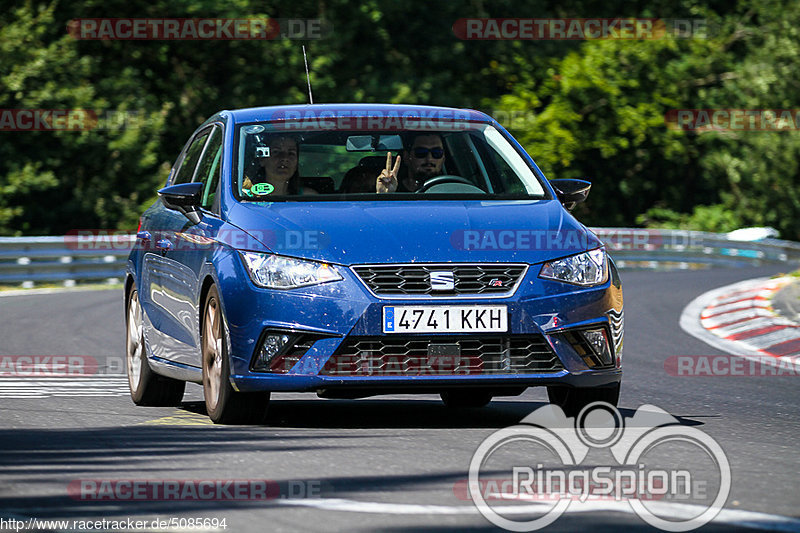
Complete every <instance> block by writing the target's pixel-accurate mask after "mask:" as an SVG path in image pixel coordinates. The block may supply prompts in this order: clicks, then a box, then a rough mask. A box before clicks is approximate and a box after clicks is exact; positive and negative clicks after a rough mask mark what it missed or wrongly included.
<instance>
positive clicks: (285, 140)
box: [242, 136, 318, 196]
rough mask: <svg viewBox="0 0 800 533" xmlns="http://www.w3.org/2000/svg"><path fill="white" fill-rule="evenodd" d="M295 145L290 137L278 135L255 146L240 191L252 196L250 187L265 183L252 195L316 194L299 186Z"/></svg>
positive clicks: (297, 149) (295, 142)
mask: <svg viewBox="0 0 800 533" xmlns="http://www.w3.org/2000/svg"><path fill="white" fill-rule="evenodd" d="M298 154H299V146H298V144H297V141H296V140H295V139H293V138H292V137H287V136H278V137H272V138H271V139H269V140H268V141H267V142H266V144H264V145H261V146H258V147H257V150H256V155H255V157H256V159H255V161H254V164H252V165H250V166H249V167H248V168H247V169H246V170H245V173H244V174H245V179H244V182H243V183H242V192H244V193H245V194H247V195H248V196H251V195H253V193H256V191H252V189H253V186H254V185H257V184H259V183H264V184H267V187H261V188H260V191H259V192H257V193H256V195H257V196H261V195H272V196H278V195H287V194H288V195H300V194H318V193H317V191H315V190H314V189H311V188H310V187H303V184H302V183H300V176H299V174H298V171H297V163H298Z"/></svg>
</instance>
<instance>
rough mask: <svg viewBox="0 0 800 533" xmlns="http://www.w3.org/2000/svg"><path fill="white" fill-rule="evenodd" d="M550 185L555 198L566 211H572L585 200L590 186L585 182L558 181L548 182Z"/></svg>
mask: <svg viewBox="0 0 800 533" xmlns="http://www.w3.org/2000/svg"><path fill="white" fill-rule="evenodd" d="M550 185H552V186H553V188H554V189H555V190H556V197H557V198H558V201H559V202H561V205H563V206H564V207H565V208H566V209H567V210H568V211H572V209H573V208H574V207H575V205H576V204H579V203H581V202H583V201H584V200H586V197H587V196H589V189H591V188H592V184H591V183H590V182H588V181H585V180H573V179H559V180H550Z"/></svg>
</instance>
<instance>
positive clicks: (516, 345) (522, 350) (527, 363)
mask: <svg viewBox="0 0 800 533" xmlns="http://www.w3.org/2000/svg"><path fill="white" fill-rule="evenodd" d="M562 369H563V366H562V365H561V361H560V360H559V359H558V357H557V356H556V355H555V353H553V351H552V349H551V348H550V346H549V345H548V344H547V342H546V341H545V339H544V337H542V336H541V335H524V336H523V335H520V336H499V337H488V336H487V337H438V336H437V337H433V338H431V337H427V338H425V337H423V338H420V337H351V338H348V339H347V340H345V341H344V343H343V344H342V346H340V347H339V349H338V350H336V353H334V355H333V356H331V358H330V359H329V360H328V362H327V363H326V364H325V367H324V368H323V369H322V374H325V375H332V376H366V375H370V376H393V375H395V376H409V375H480V374H528V373H540V372H557V371H559V370H562Z"/></svg>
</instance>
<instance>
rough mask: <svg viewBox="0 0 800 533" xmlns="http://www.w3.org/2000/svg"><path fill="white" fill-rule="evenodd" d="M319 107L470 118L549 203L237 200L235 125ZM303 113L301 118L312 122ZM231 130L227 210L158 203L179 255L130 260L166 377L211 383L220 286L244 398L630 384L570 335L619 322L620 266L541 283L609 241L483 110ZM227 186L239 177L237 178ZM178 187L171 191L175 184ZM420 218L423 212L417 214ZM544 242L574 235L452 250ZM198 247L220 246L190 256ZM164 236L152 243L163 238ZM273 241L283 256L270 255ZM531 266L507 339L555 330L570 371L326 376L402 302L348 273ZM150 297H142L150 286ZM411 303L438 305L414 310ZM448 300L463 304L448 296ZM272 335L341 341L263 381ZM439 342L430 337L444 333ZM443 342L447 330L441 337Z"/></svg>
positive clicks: (146, 226)
mask: <svg viewBox="0 0 800 533" xmlns="http://www.w3.org/2000/svg"><path fill="white" fill-rule="evenodd" d="M312 109H313V110H314V111H315V112H316V113H317V114H319V113H320V112H321V110H324V111H329V112H331V113H341V112H347V111H351V110H354V109H356V110H357V111H358V112H362V111H363V112H365V113H369V112H383V113H386V112H387V109H389V110H391V111H392V112H397V113H399V114H402V113H413V112H421V113H426V112H436V111H439V112H444V111H458V112H461V113H464V116H465V117H466V118H467V120H471V121H475V122H484V123H488V124H492V125H493V126H494V127H495V128H496V129H497V130H498V131H500V132H501V133H502V134H503V135H504V136H505V137H506V138H507V140H508V141H509V142H510V143H511V144H512V145H513V146H514V147H515V148H516V149H517V150H518V152H519V153H520V155H521V156H522V157H523V158H524V159H525V161H526V162H527V163H528V164H529V165H530V166H531V168H532V169H533V170H534V172H535V174H536V175H537V176H538V177H539V178H540V181H541V182H542V184H543V187H544V189H545V191H546V196H547V198H545V199H543V200H519V201H512V202H508V201H503V202H499V201H492V200H487V201H475V200H469V201H461V200H432V199H431V200H429V199H424V200H421V201H417V202H414V203H411V202H408V201H395V200H392V201H386V200H378V201H316V202H315V201H302V202H273V203H266V202H239V201H238V200H237V199H236V198H235V197H234V195H233V191H232V187H231V185H230V181H229V179H230V176H231V175H232V169H233V160H234V158H233V153H232V152H233V146H234V131H235V126H236V125H237V124H241V123H247V122H255V121H260V120H268V119H269V118H270V117H274V116H276V115H281V114H283V115H285V114H287V113H295V114H296V113H301V114H302V113H305V112H309V111H311V110H312ZM301 116H302V115H301ZM213 122H216V123H219V124H221V125H223V126H224V128H225V129H224V137H223V139H224V140H223V147H224V148H223V157H222V176H223V178H222V180H221V183H220V186H219V189H218V192H217V211H218V214H214V213H211V212H209V211H204V213H203V214H204V216H203V220H202V221H201V223H200V224H198V225H192V224H191V223H190V222H189V221H188V219H186V217H185V216H183V215H182V214H180V213H178V212H176V211H173V210H169V209H167V208H166V207H164V205H163V203H162V202H161V201H160V200H158V201H156V202H155V203H154V205H153V206H151V208H149V209H148V210H147V211H146V213H145V214H144V215H143V218H142V220H143V226H142V229H143V230H151V231H152V232H153V233H154V234H156V237H165V238H166V240H169V241H171V242H172V244H173V249H171V250H168V251H160V250H154V249H153V243H152V242H151V243H142V242H139V243H138V245H137V246H136V247H135V248H134V250H133V251H132V252H131V255H130V258H129V263H128V276H129V279H130V280H131V281H132V282H133V283H135V284H136V286H137V288H138V289H139V293H140V295H141V296H140V298H141V302H142V307H143V310H144V326H145V339H146V349H147V350H148V357H149V362H150V363H151V366H152V367H153V368H154V369H156V371H158V372H161V373H164V374H166V375H171V376H173V377H180V378H181V379H187V380H192V381H197V382H199V381H200V380H201V371H200V368H201V355H200V313H201V310H200V306H201V305H202V302H201V296H202V291H203V289H204V287H207V286H208V284H209V283H210V282H213V283H214V284H216V285H217V287H218V288H219V293H220V301H221V305H222V309H223V315H224V316H225V319H226V326H227V333H228V352H229V354H230V362H231V383H232V385H233V386H234V387H235V388H236V389H238V390H242V391H254V390H275V391H278V390H283V391H292V390H295V391H301V390H317V389H321V388H328V387H336V386H341V387H359V386H374V387H401V388H402V387H418V386H435V385H437V384H439V385H443V386H444V385H447V386H450V385H478V384H481V385H487V384H491V385H493V386H495V385H523V386H529V385H545V384H553V383H564V384H571V385H576V386H598V385H605V384H610V383H615V382H618V381H619V380H620V377H621V368H620V365H619V362H617V365H616V366H615V367H614V368H610V369H603V370H590V369H588V368H587V367H586V366H585V364H584V363H583V361H582V360H581V358H580V357H579V356H578V354H577V353H576V352H575V351H574V349H573V348H572V346H571V345H570V344H569V343H568V342H566V341H565V340H564V339H563V338H561V337H560V336H559V335H557V334H555V335H551V334H552V333H558V332H559V331H562V330H565V329H569V328H572V327H578V326H586V325H592V324H608V319H607V317H606V312H607V311H609V310H610V309H617V310H621V286H620V284H619V281H618V277H617V276H616V274H615V272H613V271H614V267H613V262H611V268H612V274H613V275H612V276H610V279H609V281H608V282H606V283H605V284H603V285H600V286H597V287H591V288H581V287H576V286H574V285H569V284H566V283H561V282H557V281H552V280H546V279H542V278H539V277H538V274H539V270H540V267H541V263H543V262H545V261H547V260H552V259H556V258H560V257H565V256H569V255H573V254H575V253H578V252H581V251H585V250H589V249H592V248H596V247H598V246H600V245H601V243H600V241H599V239H597V237H596V236H595V235H594V234H592V233H591V232H590V231H588V230H587V229H586V228H585V227H584V226H583V225H582V224H580V222H578V221H577V220H576V219H575V218H574V217H573V216H572V215H571V214H569V213H568V212H567V211H566V210H565V209H564V208H563V207H562V206H561V205H560V204H559V203H558V201H556V200H555V199H554V198H555V194H554V191H553V189H552V187H551V186H550V184H549V183H548V182H547V180H546V179H544V175H543V173H542V172H541V170H540V169H539V168H538V167H537V166H536V164H535V163H534V161H533V160H532V159H531V158H530V156H529V155H528V154H527V153H526V152H525V151H524V150H523V149H522V147H521V146H520V145H519V144H518V143H517V142H516V140H514V139H513V137H511V136H510V135H509V134H508V132H507V131H506V130H505V129H503V128H502V126H500V125H499V124H498V123H497V122H496V121H494V120H493V119H491V118H490V117H488V116H487V115H484V114H482V113H479V112H475V111H469V110H446V109H444V108H431V107H423V106H386V105H357V106H356V105H346V106H341V105H325V106H313V107H312V106H281V107H276V108H255V109H245V110H237V111H223V112H220V113H218V114H217V115H215V116H214V117H212V118H211V119H209V120H208V121H206V123H204V125H203V126H201V127H200V128H198V131H199V130H201V129H202V128H203V127H204V126H206V125H208V124H210V123H213ZM226 178H227V179H226ZM170 179H171V176H170V178H169V179H168V180H167V183H169V182H170ZM412 209H413V210H414V216H413V217H410V216H409V211H410V210H412ZM510 228H513V229H514V230H515V231H522V232H546V233H547V234H559V235H570V236H572V237H573V239H572V240H565V241H564V244H565V245H564V246H559V247H555V248H554V247H551V246H542V247H536V246H533V247H530V248H528V249H501V250H498V249H477V250H476V249H472V250H465V249H463V247H459V246H458V242H457V239H456V242H454V236H456V238H457V237H458V236H459V235H460V233H459V232H464V231H474V230H495V231H502V230H506V229H510ZM292 232H299V233H301V234H302V233H303V232H313V233H314V234H315V235H316V236H318V237H320V238H319V239H317V240H316V241H314V242H315V243H316V245H315V246H295V247H291V248H286V247H283V248H280V247H278V246H276V245H275V243H270V242H268V241H269V240H270V239H269V238H266V237H274V236H276V235H279V236H280V235H287V234H294V233H292ZM187 236H189V238H191V239H196V238H197V237H200V238H204V239H207V240H208V242H209V244H208V245H206V246H197V243H196V242H193V241H191V240H190V241H189V242H190V243H191V244H192V246H182V244H183V243H185V242H187V241H186V239H187ZM156 237H154V238H153V240H156ZM270 244H271V245H272V248H270ZM238 250H249V251H256V252H277V253H281V254H282V255H288V256H293V257H298V258H304V259H311V260H322V261H326V262H329V263H332V264H334V265H336V268H337V271H338V272H339V273H340V274H341V275H342V277H343V278H344V279H343V280H341V281H337V282H329V283H324V284H320V285H314V286H310V287H303V288H298V289H293V290H270V289H264V288H260V287H257V286H255V285H254V284H253V283H252V281H251V280H250V279H249V274H248V272H247V270H246V268H245V266H244V264H243V261H242V258H241V256H240V255H239V252H238ZM406 262H425V263H441V262H446V263H478V262H502V263H526V264H529V265H530V267H529V268H528V270H527V272H526V274H525V277H524V279H523V280H522V282H521V283H520V285H519V286H518V288H517V290H516V291H515V292H514V294H513V295H511V296H509V297H505V298H500V299H493V300H491V302H492V303H503V304H506V305H508V309H509V333H513V334H526V333H529V334H545V338H546V339H547V340H548V342H549V343H550V345H551V346H552V347H553V348H554V350H555V351H556V353H557V355H558V356H559V358H560V360H561V362H562V364H563V365H564V370H563V371H560V372H555V373H554V372H548V373H543V374H521V375H502V374H501V375H478V376H442V375H435V376H402V377H397V376H370V377H366V378H365V377H357V376H353V377H350V376H348V377H342V376H336V377H332V376H322V375H318V373H319V371H320V370H321V369H322V367H323V365H324V364H325V362H326V361H327V360H328V358H329V357H330V356H331V354H332V353H333V352H334V351H335V349H336V348H337V347H338V345H339V344H340V343H341V342H342V341H343V340H344V339H345V338H346V337H347V335H350V334H354V335H382V329H381V320H382V314H381V309H382V307H383V306H384V305H387V304H393V303H396V301H395V300H391V299H381V298H377V297H375V296H374V295H372V294H371V293H370V292H369V291H368V290H367V289H366V287H365V286H364V285H363V284H362V283H361V281H360V280H359V279H358V278H357V277H356V275H355V274H354V273H353V272H352V271H351V270H350V269H349V268H347V267H348V266H350V265H357V264H368V263H406ZM145 288H146V290H143V289H145ZM486 302H487V300H486V299H483V298H469V299H467V298H460V299H458V303H459V304H470V303H473V304H479V303H486ZM402 303H403V304H414V303H424V304H431V303H434V302H432V301H431V300H403V301H402ZM435 303H437V304H440V305H441V304H446V303H453V301H452V300H449V299H447V298H437V299H436V300H435ZM268 327H279V328H289V329H302V330H307V331H316V332H320V333H324V334H328V335H331V337H330V338H326V339H322V340H319V341H317V342H316V343H315V344H314V345H313V347H312V348H311V349H310V350H309V351H308V352H307V353H306V354H305V355H304V356H303V358H302V359H300V361H298V363H297V364H296V365H295V366H294V368H292V369H291V371H290V372H289V373H288V374H269V373H263V372H253V371H251V370H250V362H251V360H252V358H253V356H254V354H255V351H256V348H257V346H256V343H257V341H258V340H259V338H260V336H261V334H262V332H263V330H264V329H265V328H268ZM435 335H437V334H432V336H435ZM440 335H441V334H440Z"/></svg>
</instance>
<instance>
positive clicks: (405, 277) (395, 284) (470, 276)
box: [353, 263, 527, 296]
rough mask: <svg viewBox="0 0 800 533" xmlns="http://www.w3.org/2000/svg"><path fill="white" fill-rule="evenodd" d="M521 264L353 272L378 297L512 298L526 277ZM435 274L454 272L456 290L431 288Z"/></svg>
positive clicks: (385, 267)
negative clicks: (474, 296) (433, 274)
mask: <svg viewBox="0 0 800 533" xmlns="http://www.w3.org/2000/svg"><path fill="white" fill-rule="evenodd" d="M526 268H527V267H526V265H519V264H497V263H491V264H470V265H463V264H461V265H458V264H452V263H441V264H407V265H362V266H356V267H353V271H354V272H355V273H356V274H357V275H358V277H359V278H361V280H362V281H363V282H364V283H365V284H366V286H367V287H369V289H370V290H371V291H372V292H373V293H374V294H375V295H377V296H401V295H409V296H458V295H484V296H497V295H508V294H511V293H512V292H513V291H514V288H515V287H516V286H517V283H518V282H519V280H520V279H521V278H522V276H523V274H524V273H525V269H526ZM431 272H452V273H453V281H454V283H453V288H452V289H449V290H434V289H432V288H431V277H430V273H431Z"/></svg>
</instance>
